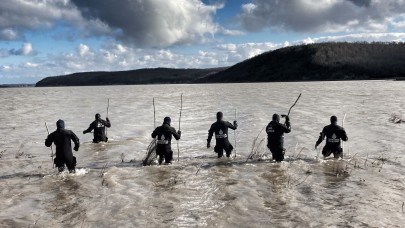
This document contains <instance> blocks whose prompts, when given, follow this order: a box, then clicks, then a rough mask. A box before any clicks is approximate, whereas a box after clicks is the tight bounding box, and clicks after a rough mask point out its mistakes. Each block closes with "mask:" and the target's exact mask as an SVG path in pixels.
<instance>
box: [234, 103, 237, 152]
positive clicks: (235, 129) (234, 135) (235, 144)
mask: <svg viewBox="0 0 405 228" xmlns="http://www.w3.org/2000/svg"><path fill="white" fill-rule="evenodd" d="M236 120H237V119H236V109H235V121H236ZM233 134H234V135H233V136H234V139H235V155H234V157H233V158H234V159H235V158H236V129H235V131H234V132H233Z"/></svg>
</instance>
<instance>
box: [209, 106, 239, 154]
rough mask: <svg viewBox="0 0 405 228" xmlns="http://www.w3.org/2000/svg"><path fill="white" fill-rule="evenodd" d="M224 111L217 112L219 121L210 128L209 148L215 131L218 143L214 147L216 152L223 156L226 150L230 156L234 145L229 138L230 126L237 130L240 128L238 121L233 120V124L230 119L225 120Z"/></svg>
mask: <svg viewBox="0 0 405 228" xmlns="http://www.w3.org/2000/svg"><path fill="white" fill-rule="evenodd" d="M222 118H223V114H222V112H218V113H217V122H215V123H213V124H212V125H211V128H210V129H209V130H208V139H207V148H210V147H211V139H212V136H213V135H214V133H215V141H216V145H215V147H214V151H215V153H217V154H218V158H220V157H222V156H223V154H224V150H225V152H226V156H227V157H228V158H229V157H230V156H231V153H232V150H233V146H232V144H231V143H230V142H229V140H228V128H230V129H232V130H236V128H238V123H237V122H236V120H235V121H233V125H232V124H231V123H229V122H228V121H223V120H222Z"/></svg>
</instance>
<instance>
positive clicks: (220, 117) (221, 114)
mask: <svg viewBox="0 0 405 228" xmlns="http://www.w3.org/2000/svg"><path fill="white" fill-rule="evenodd" d="M222 117H224V114H223V113H222V112H217V120H218V121H219V120H222Z"/></svg>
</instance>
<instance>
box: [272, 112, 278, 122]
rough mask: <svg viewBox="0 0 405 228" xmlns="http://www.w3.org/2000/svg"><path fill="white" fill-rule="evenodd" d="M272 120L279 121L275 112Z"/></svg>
mask: <svg viewBox="0 0 405 228" xmlns="http://www.w3.org/2000/svg"><path fill="white" fill-rule="evenodd" d="M273 121H275V122H280V116H279V115H278V114H277V113H274V114H273Z"/></svg>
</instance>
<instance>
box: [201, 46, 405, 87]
mask: <svg viewBox="0 0 405 228" xmlns="http://www.w3.org/2000/svg"><path fill="white" fill-rule="evenodd" d="M400 77H405V43H317V44H310V45H300V46H291V47H286V48H281V49H277V50H274V51H270V52H266V53H263V54H261V55H258V56H256V57H253V58H251V59H248V60H246V61H243V62H241V63H238V64H236V65H234V66H232V67H230V68H228V69H226V70H224V71H222V72H219V73H218V74H215V75H210V76H208V77H205V78H202V79H200V80H198V81H199V82H210V83H211V82H271V81H309V80H352V79H358V80H361V79H391V78H400Z"/></svg>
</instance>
